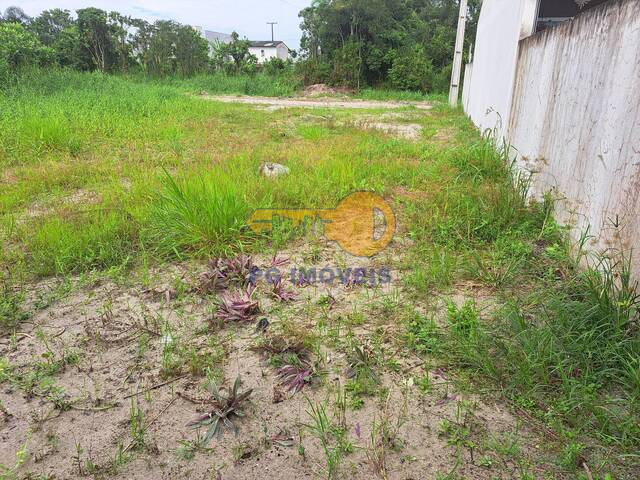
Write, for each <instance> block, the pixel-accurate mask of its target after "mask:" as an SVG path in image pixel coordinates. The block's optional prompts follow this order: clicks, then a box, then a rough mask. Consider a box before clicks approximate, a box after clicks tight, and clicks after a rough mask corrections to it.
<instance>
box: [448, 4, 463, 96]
mask: <svg viewBox="0 0 640 480" xmlns="http://www.w3.org/2000/svg"><path fill="white" fill-rule="evenodd" d="M466 24H467V0H460V18H458V33H457V34H456V51H455V53H454V56H453V70H452V72H451V88H450V89H449V105H451V106H452V107H456V106H457V105H458V93H459V91H460V74H461V73H462V53H463V50H464V30H465V27H466Z"/></svg>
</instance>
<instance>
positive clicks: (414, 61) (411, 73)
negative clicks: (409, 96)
mask: <svg viewBox="0 0 640 480" xmlns="http://www.w3.org/2000/svg"><path fill="white" fill-rule="evenodd" d="M389 80H390V81H391V85H392V86H393V87H394V88H397V89H398V90H420V91H421V92H428V91H430V90H431V89H432V88H433V65H432V64H431V61H430V60H429V59H428V58H427V54H426V52H425V51H424V48H423V47H422V46H421V45H416V46H414V47H413V48H411V49H407V50H404V51H402V52H400V53H399V54H397V55H396V57H395V58H394V60H393V65H392V66H391V68H390V69H389Z"/></svg>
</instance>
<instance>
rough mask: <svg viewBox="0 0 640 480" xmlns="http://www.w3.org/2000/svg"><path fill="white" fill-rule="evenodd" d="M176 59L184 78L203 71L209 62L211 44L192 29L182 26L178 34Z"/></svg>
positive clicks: (179, 27) (178, 29)
mask: <svg viewBox="0 0 640 480" xmlns="http://www.w3.org/2000/svg"><path fill="white" fill-rule="evenodd" d="M175 57H176V63H177V67H178V68H179V70H180V73H181V74H182V76H183V77H189V76H191V75H193V74H195V73H197V72H200V71H203V70H204V69H205V68H206V67H207V64H208V62H209V42H207V41H206V40H205V39H204V38H202V37H201V36H200V34H199V33H198V32H196V31H195V30H194V29H193V28H192V27H189V26H186V25H180V26H178V28H177V32H176V45H175Z"/></svg>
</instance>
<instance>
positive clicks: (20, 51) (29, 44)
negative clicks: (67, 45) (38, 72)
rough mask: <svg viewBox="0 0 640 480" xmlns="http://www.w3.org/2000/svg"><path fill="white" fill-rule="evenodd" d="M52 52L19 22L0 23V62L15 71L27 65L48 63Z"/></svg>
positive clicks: (4, 66)
mask: <svg viewBox="0 0 640 480" xmlns="http://www.w3.org/2000/svg"><path fill="white" fill-rule="evenodd" d="M52 59H53V52H52V50H51V49H50V48H48V47H45V46H44V45H43V44H42V43H40V41H39V40H38V39H37V38H36V36H35V35H34V34H33V33H31V32H29V31H28V30H26V29H25V28H24V27H23V26H22V24H20V23H14V22H12V23H2V24H0V64H2V65H3V68H5V69H7V68H8V69H9V71H13V72H16V71H18V70H19V69H21V68H24V67H29V66H37V65H39V66H41V65H46V64H48V63H50V62H51V61H52Z"/></svg>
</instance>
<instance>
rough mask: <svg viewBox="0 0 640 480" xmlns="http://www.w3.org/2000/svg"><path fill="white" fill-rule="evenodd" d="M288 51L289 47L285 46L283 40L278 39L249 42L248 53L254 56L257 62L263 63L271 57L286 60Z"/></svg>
mask: <svg viewBox="0 0 640 480" xmlns="http://www.w3.org/2000/svg"><path fill="white" fill-rule="evenodd" d="M289 51H290V50H289V47H287V46H286V45H285V43H284V42H280V41H278V40H276V41H271V40H269V41H250V42H249V53H251V54H252V55H255V56H256V58H257V59H258V63H264V62H266V61H267V60H271V59H272V58H279V59H281V60H288V59H289Z"/></svg>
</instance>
